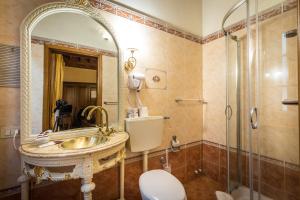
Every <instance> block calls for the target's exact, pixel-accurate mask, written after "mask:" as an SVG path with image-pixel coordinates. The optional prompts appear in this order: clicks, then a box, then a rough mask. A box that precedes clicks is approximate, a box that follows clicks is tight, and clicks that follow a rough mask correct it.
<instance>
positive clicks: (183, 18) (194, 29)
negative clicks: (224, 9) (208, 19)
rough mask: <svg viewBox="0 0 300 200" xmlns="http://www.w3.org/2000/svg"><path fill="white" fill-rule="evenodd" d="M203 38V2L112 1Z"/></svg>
mask: <svg viewBox="0 0 300 200" xmlns="http://www.w3.org/2000/svg"><path fill="white" fill-rule="evenodd" d="M111 1H112V2H114V1H115V2H117V3H122V4H124V5H126V6H129V7H131V8H134V9H136V10H140V11H142V12H144V13H146V14H148V15H151V16H153V17H156V18H159V19H161V20H163V21H165V22H168V23H170V24H171V25H174V26H175V27H178V28H180V29H183V30H185V31H187V32H190V33H193V34H195V35H198V36H201V32H202V24H201V22H202V19H201V18H202V8H201V4H202V3H201V2H202V0H111Z"/></svg>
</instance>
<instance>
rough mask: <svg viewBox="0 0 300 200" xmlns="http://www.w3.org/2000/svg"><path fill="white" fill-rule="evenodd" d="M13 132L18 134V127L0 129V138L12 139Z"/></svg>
mask: <svg viewBox="0 0 300 200" xmlns="http://www.w3.org/2000/svg"><path fill="white" fill-rule="evenodd" d="M15 131H18V132H19V128H18V127H1V129H0V138H11V137H14V134H15Z"/></svg>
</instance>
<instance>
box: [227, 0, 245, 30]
mask: <svg viewBox="0 0 300 200" xmlns="http://www.w3.org/2000/svg"><path fill="white" fill-rule="evenodd" d="M246 2H247V0H241V1H239V2H237V3H236V4H234V5H233V6H232V7H231V8H230V9H229V10H228V12H227V13H226V14H225V16H224V18H223V21H222V30H223V32H224V34H225V35H227V32H226V30H225V27H224V25H225V22H226V20H227V19H228V17H229V16H230V15H231V14H232V13H233V12H234V11H236V10H237V9H238V8H239V7H241V6H242V5H243V4H244V3H246Z"/></svg>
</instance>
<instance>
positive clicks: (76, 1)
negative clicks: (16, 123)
mask: <svg viewBox="0 0 300 200" xmlns="http://www.w3.org/2000/svg"><path fill="white" fill-rule="evenodd" d="M60 12H72V13H77V14H82V15H85V16H88V17H91V18H92V19H94V20H95V21H96V22H98V23H99V24H100V25H102V26H103V27H104V28H106V30H107V31H108V32H109V33H110V34H111V36H112V39H113V41H114V42H115V44H116V47H117V50H118V53H117V55H118V56H117V57H118V101H119V104H118V122H119V125H118V126H119V129H122V126H121V124H122V122H121V121H120V102H121V100H120V80H121V79H120V78H121V77H120V76H121V74H122V73H121V67H120V63H121V58H122V56H121V52H120V46H119V43H118V37H117V36H116V34H115V31H114V29H113V27H112V26H111V25H110V24H109V23H108V22H107V21H106V20H105V19H104V17H103V16H102V15H101V12H102V11H100V10H98V9H96V8H94V7H92V6H91V5H90V3H89V1H88V0H69V1H67V2H54V3H48V4H44V5H42V6H40V7H37V8H36V9H34V10H33V11H32V12H30V13H29V14H28V15H27V16H26V18H25V19H24V20H23V22H22V24H21V26H20V34H21V35H20V38H21V40H20V49H21V55H20V56H21V88H20V89H21V120H20V122H21V144H25V143H28V142H32V140H33V139H34V135H33V134H32V113H31V103H32V102H31V100H32V98H33V97H32V94H31V89H32V87H31V78H32V73H31V32H32V30H33V28H34V27H35V25H36V24H37V23H38V22H39V21H41V20H42V19H43V18H45V17H47V16H49V15H51V14H54V13H60ZM85 129H87V128H82V129H80V130H78V129H76V130H75V129H74V130H67V131H63V134H66V135H70V134H75V133H77V132H79V131H80V132H82V130H85ZM89 129H91V128H89ZM57 133H58V134H59V132H57ZM52 134H56V133H52Z"/></svg>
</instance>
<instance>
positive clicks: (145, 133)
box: [125, 116, 186, 200]
mask: <svg viewBox="0 0 300 200" xmlns="http://www.w3.org/2000/svg"><path fill="white" fill-rule="evenodd" d="M163 125H164V118H163V117H162V116H148V117H138V118H128V119H125V130H126V132H127V133H128V134H129V142H128V145H129V149H130V151H131V152H143V171H144V173H143V174H142V175H141V176H140V179H139V187H140V191H141V195H142V199H143V200H186V193H185V190H184V187H183V185H182V183H181V182H180V181H179V180H178V179H177V178H176V177H175V176H173V175H172V174H170V173H169V172H166V171H164V170H161V169H157V170H150V171H148V153H149V150H151V149H154V148H156V147H159V146H160V144H161V142H162V135H163V129H164V126H163Z"/></svg>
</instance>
